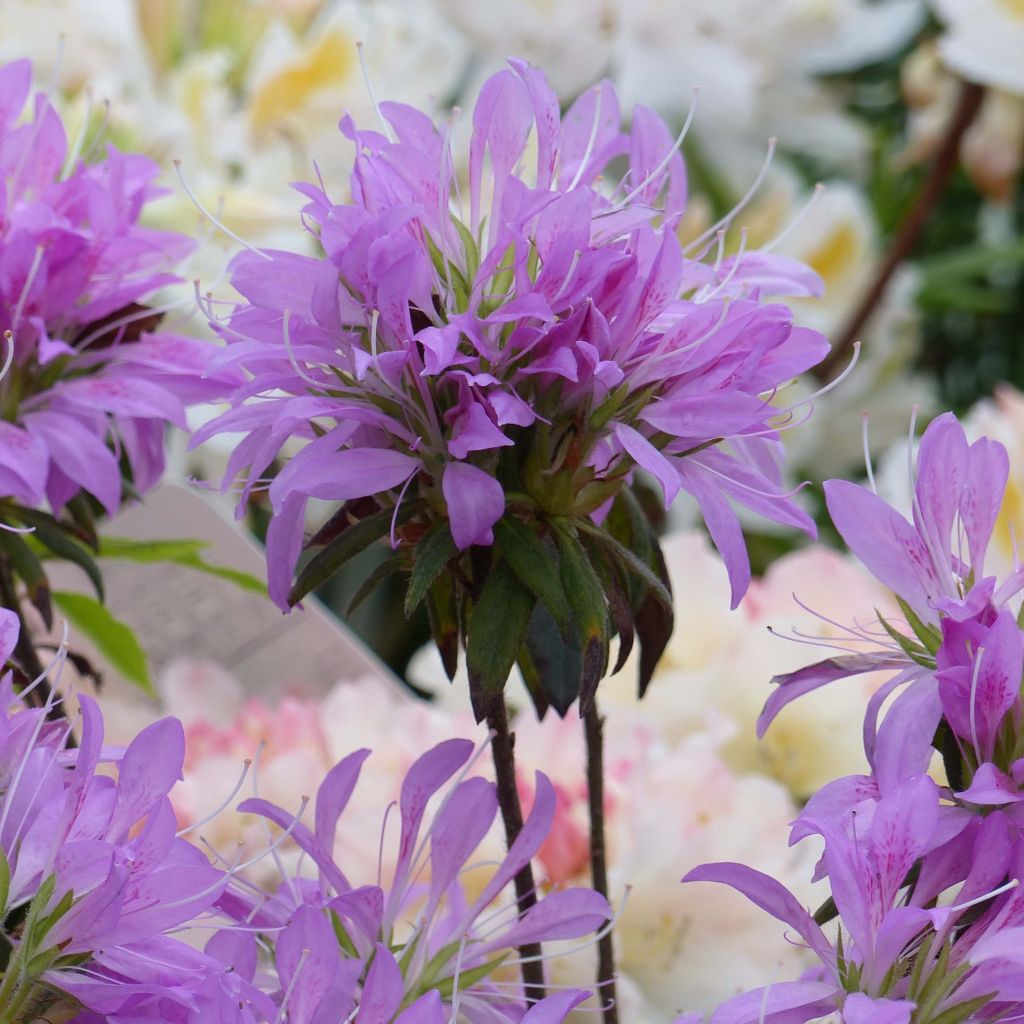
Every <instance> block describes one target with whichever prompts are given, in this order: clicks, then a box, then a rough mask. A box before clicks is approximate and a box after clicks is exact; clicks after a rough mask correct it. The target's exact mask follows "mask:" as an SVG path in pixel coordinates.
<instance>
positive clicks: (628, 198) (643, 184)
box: [615, 88, 700, 210]
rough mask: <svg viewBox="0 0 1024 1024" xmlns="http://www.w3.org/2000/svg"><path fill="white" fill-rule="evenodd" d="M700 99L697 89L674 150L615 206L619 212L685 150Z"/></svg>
mask: <svg viewBox="0 0 1024 1024" xmlns="http://www.w3.org/2000/svg"><path fill="white" fill-rule="evenodd" d="M699 98H700V89H699V88H695V89H694V90H693V102H692V103H691V104H690V112H689V113H688V114H687V115H686V120H685V121H684V122H683V127H682V130H681V131H680V132H679V134H678V135H677V136H676V140H675V142H673V143H672V148H671V149H669V151H668V152H667V153H666V154H665V156H664V158H663V159H662V160H661V162H660V163H659V164H658V166H657V167H655V168H654V170H653V171H651V172H650V174H648V175H647V177H646V178H644V180H643V181H641V182H640V184H639V185H637V186H636V188H634V189H633V190H632V191H631V192H630V193H629V194H628V195H626V196H625V197H624V198H623V199H620V200H619V202H618V203H616V204H615V209H617V210H618V209H622V208H623V207H625V206H628V205H629V204H630V203H631V202H632V201H633V200H634V199H635V198H636V197H637V196H638V195H639V194H640V193H641V192H642V191H643V190H644V189H645V188H647V186H648V185H650V184H651V182H652V181H654V180H655V178H657V177H658V176H659V175H660V174H662V173H663V172H664V170H665V168H666V167H668V165H669V163H670V162H671V160H672V157H674V156H675V155H676V153H678V152H679V150H680V149H682V148H683V142H684V141H685V139H686V136H687V135H688V134H689V131H690V125H692V124H693V119H694V118H695V117H696V116H697V100H698V99H699Z"/></svg>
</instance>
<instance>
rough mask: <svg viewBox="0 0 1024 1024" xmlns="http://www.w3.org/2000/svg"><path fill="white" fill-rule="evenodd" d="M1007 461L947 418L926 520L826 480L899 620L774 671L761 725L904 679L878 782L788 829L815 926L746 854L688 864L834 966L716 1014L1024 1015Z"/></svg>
mask: <svg viewBox="0 0 1024 1024" xmlns="http://www.w3.org/2000/svg"><path fill="white" fill-rule="evenodd" d="M1007 473H1008V459H1007V454H1006V451H1005V449H1003V447H1002V446H1001V445H999V444H997V443H995V442H993V441H991V440H988V439H982V440H979V441H976V442H975V443H973V444H970V443H968V441H967V438H966V436H965V434H964V431H963V428H962V427H961V426H960V424H959V423H958V422H957V421H956V419H955V418H954V417H953V416H952V415H951V414H947V415H944V416H941V417H939V418H938V419H937V420H935V421H934V422H933V423H932V424H931V425H930V426H929V427H928V429H927V430H926V431H925V433H924V436H923V437H922V440H921V445H920V449H919V452H918V456H917V463H916V470H915V472H914V474H913V475H914V479H913V480H912V493H913V498H912V518H911V520H909V521H908V520H907V519H905V518H904V517H903V516H902V515H900V514H899V513H898V512H897V511H896V510H895V509H893V508H891V507H890V506H889V505H887V504H886V503H885V502H884V501H882V499H880V498H879V497H878V496H877V495H876V494H874V493H873V492H872V491H871V490H869V489H867V488H863V487H858V486H856V485H853V484H850V483H847V482H845V481H839V480H833V481H829V482H828V483H827V484H826V495H827V500H828V506H829V511H830V513H831V516H832V519H833V522H834V523H835V524H836V527H837V528H838V530H839V532H840V533H841V534H842V536H843V539H844V540H845V541H846V542H847V544H848V545H849V546H850V548H851V550H852V551H853V552H854V553H855V554H856V555H857V556H858V557H859V558H860V559H861V561H862V562H864V564H865V565H866V566H867V567H868V568H869V569H870V570H871V571H872V572H873V573H874V574H875V575H876V576H877V577H878V579H879V580H880V581H881V582H883V583H885V584H886V585H887V586H889V587H890V588H892V590H893V591H894V592H895V594H896V595H897V597H898V599H899V603H900V608H901V610H902V613H903V621H899V622H888V621H884V620H879V621H878V622H877V623H875V624H871V625H867V626H865V625H858V626H857V627H856V628H853V627H851V629H850V631H849V637H848V639H849V642H850V645H851V646H852V647H854V648H856V649H858V650H859V652H862V653H855V654H851V655H841V656H838V657H834V658H829V659H827V660H826V661H823V662H820V663H819V664H817V665H813V666H810V667H809V668H806V669H803V670H801V671H799V672H795V673H792V674H790V675H788V676H784V677H781V678H779V679H776V680H775V682H776V683H777V684H778V685H779V689H778V690H777V691H776V692H775V693H774V694H773V696H772V698H771V699H770V700H769V701H768V704H767V705H766V707H765V711H764V713H763V715H762V719H761V723H760V728H761V729H762V731H763V730H764V729H766V728H767V727H768V726H769V725H770V723H771V721H772V719H773V718H774V716H775V715H776V714H777V713H778V711H779V710H780V709H781V708H782V707H783V706H784V705H785V704H786V703H788V701H790V700H792V699H795V698H797V697H799V696H800V695H802V694H803V693H807V692H809V691H811V690H813V689H816V688H818V687H820V686H823V685H826V684H828V683H831V682H833V681H835V680H837V679H840V678H842V677H845V676H850V675H854V674H857V673H860V672H866V671H872V670H877V669H889V670H891V671H892V672H893V673H894V674H893V677H892V678H891V680H890V681H889V682H887V683H886V684H884V685H883V686H882V687H881V688H880V689H879V690H878V692H877V693H876V694H875V696H874V697H873V698H872V700H871V703H870V705H869V708H868V713H867V717H866V720H865V724H864V747H865V752H866V754H867V759H868V762H869V764H870V767H871V773H870V775H856V776H849V777H846V778H841V779H837V780H835V781H834V782H832V783H830V784H828V785H826V786H825V787H824V788H823V789H822V790H820V791H819V792H818V793H817V794H816V795H815V796H814V797H812V798H811V800H810V801H809V802H808V804H807V806H806V807H805V808H804V810H803V812H802V813H801V815H800V816H799V818H798V819H797V820H796V822H795V823H794V825H793V832H792V841H794V842H796V841H798V840H801V839H803V838H805V837H807V836H812V835H813V836H818V837H820V838H821V839H822V840H823V841H824V853H823V855H822V858H821V861H820V864H819V876H820V877H823V878H827V880H828V883H829V886H830V889H831V894H832V895H831V907H828V906H826V907H823V908H822V910H821V911H819V913H818V915H816V916H817V918H818V919H819V920H818V921H815V920H814V919H812V918H811V916H810V915H809V914H808V913H807V912H806V911H805V910H804V909H803V908H802V907H800V906H799V904H798V902H797V901H796V900H795V899H794V898H793V897H792V896H791V895H790V894H789V893H788V892H787V891H786V890H784V889H783V888H782V887H781V886H780V885H779V884H778V883H777V882H774V881H773V880H772V879H769V878H767V877H766V876H763V875H759V874H758V873H757V872H755V871H752V870H750V869H748V868H745V867H743V866H741V865H736V864H717V865H705V866H704V867H702V868H699V869H697V870H696V871H694V872H691V873H690V874H689V875H688V876H687V880H688V881H717V882H725V883H727V884H730V885H732V886H734V887H736V888H738V889H739V890H740V891H742V892H744V893H745V894H746V895H747V896H748V897H749V898H750V899H752V900H753V901H754V902H755V903H757V904H758V905H759V906H761V907H763V908H764V909H765V910H767V911H768V912H769V913H771V914H773V915H774V916H776V917H778V918H779V919H780V920H782V921H785V922H786V923H787V924H788V925H790V926H791V927H793V928H794V929H795V930H796V932H797V934H798V935H799V936H800V937H801V939H802V940H803V941H804V942H805V943H806V944H807V946H808V947H809V948H810V949H811V950H812V951H813V952H814V953H815V955H816V956H817V957H818V958H819V959H820V961H821V965H820V967H817V968H815V969H813V970H812V971H810V972H808V974H807V975H805V977H804V978H802V979H801V980H800V981H797V982H780V983H776V984H772V985H769V986H767V987H766V988H765V989H763V990H759V991H757V992H752V993H747V994H745V995H742V996H739V997H737V998H736V999H734V1000H731V1001H729V1002H727V1003H726V1004H724V1005H723V1006H722V1007H721V1008H720V1009H719V1010H718V1011H717V1013H716V1014H715V1015H714V1016H713V1018H712V1020H713V1021H715V1022H716V1024H718V1022H720V1024H739V1022H742V1021H749V1022H751V1024H753V1022H755V1021H769V1022H770V1021H787V1022H788V1021H810V1020H814V1019H817V1018H820V1017H823V1016H826V1015H828V1014H830V1013H834V1012H836V1011H839V1012H840V1013H841V1015H842V1019H843V1020H844V1021H847V1022H850V1024H860V1022H868V1021H872V1022H874V1021H884V1022H887V1024H889V1022H891V1024H909V1022H910V1021H913V1022H914V1024H929V1022H938V1021H941V1022H942V1024H959V1022H963V1021H970V1022H979V1024H980V1022H982V1021H997V1020H1012V1019H1018V1018H1019V1016H1020V1015H1021V1013H1024V942H1022V939H1024V891H1022V888H1021V882H1022V881H1024V815H1022V813H1021V812H1022V808H1024V728H1022V726H1024V720H1022V719H1024V716H1022V710H1024V705H1022V697H1021V690H1022V677H1024V630H1022V627H1021V625H1020V620H1019V614H1018V611H1017V609H1018V608H1019V605H1020V593H1021V590H1022V588H1024V572H1022V570H1021V568H1020V567H1019V566H1018V567H1017V568H1016V570H1015V571H1013V572H1012V573H1011V574H1010V575H1009V577H1008V578H1007V579H1005V580H999V579H997V578H996V577H995V576H986V575H985V572H984V566H985V554H986V549H987V547H988V544H989V541H990V539H991V536H992V532H993V529H994V528H995V525H996V521H997V517H998V514H999V511H1000V507H1001V504H1002V500H1003V493H1004V490H1005V487H1006V481H1007ZM883 705H886V706H887V710H886V711H885V714H884V716H882V714H881V712H882V708H883ZM937 763H940V764H941V768H936V764H937ZM933 774H934V775H935V777H936V778H937V779H938V780H939V781H933V778H932V775H933ZM833 917H838V931H837V932H836V933H835V934H834V936H833V937H826V935H825V933H824V932H823V931H822V930H821V928H820V927H819V923H823V922H825V921H827V920H829V919H831V918H833Z"/></svg>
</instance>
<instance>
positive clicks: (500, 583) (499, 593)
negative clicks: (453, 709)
mask: <svg viewBox="0 0 1024 1024" xmlns="http://www.w3.org/2000/svg"><path fill="white" fill-rule="evenodd" d="M535 603H536V599H535V598H534V596H533V594H531V593H530V592H529V591H528V590H527V589H526V588H525V587H524V586H523V585H522V584H521V583H520V582H519V580H518V578H517V577H516V574H515V573H514V572H513V571H512V569H511V567H510V566H509V564H508V562H504V561H499V562H497V563H495V564H494V565H493V566H492V568H491V571H490V572H489V573H488V574H487V579H486V580H485V582H484V585H483V589H482V590H481V591H480V597H479V598H478V599H477V602H476V605H475V606H474V608H473V612H472V617H471V618H470V621H469V630H468V633H469V635H468V639H467V644H466V668H467V669H468V671H469V694H470V699H471V701H472V703H473V711H474V713H475V714H476V719H477V721H478V722H482V721H483V720H484V718H485V717H486V716H487V713H488V711H489V710H490V708H491V707H493V705H494V702H495V701H499V700H503V699H504V698H503V696H502V694H503V692H504V689H505V683H506V682H507V681H508V677H509V673H510V672H511V671H512V666H513V665H514V664H515V661H516V658H517V657H518V655H519V649H520V647H522V645H523V640H524V639H525V637H526V629H527V626H528V625H529V622H530V614H531V613H532V612H533V607H534V604H535Z"/></svg>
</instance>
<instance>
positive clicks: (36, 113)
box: [0, 60, 238, 514]
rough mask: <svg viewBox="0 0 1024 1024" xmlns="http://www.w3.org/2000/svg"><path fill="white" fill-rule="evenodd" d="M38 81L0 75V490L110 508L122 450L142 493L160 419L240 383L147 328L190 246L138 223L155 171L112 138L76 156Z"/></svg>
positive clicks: (28, 72)
mask: <svg viewBox="0 0 1024 1024" xmlns="http://www.w3.org/2000/svg"><path fill="white" fill-rule="evenodd" d="M31 85H32V68H31V65H30V63H29V62H28V61H24V60H23V61H16V62H15V63H12V64H8V65H6V66H4V67H3V68H0V182H2V184H3V188H2V190H0V332H3V333H5V335H6V338H7V343H6V345H5V346H4V352H3V354H4V355H6V356H7V357H8V358H9V359H10V365H9V366H8V367H7V369H6V372H5V373H4V374H3V375H2V379H0V497H8V498H13V499H14V500H16V501H18V502H21V503H22V504H24V505H27V506H33V507H34V506H38V505H39V504H40V503H41V502H42V501H43V500H44V499H47V500H48V501H49V503H50V505H51V506H52V508H53V509H54V511H59V510H60V509H61V508H62V507H63V506H64V505H65V504H66V503H67V502H68V501H69V500H70V499H72V498H73V497H75V496H76V495H77V494H78V493H79V492H80V491H83V490H84V491H86V492H88V493H89V494H91V495H92V496H93V497H94V498H95V499H96V500H97V501H98V502H99V503H100V504H101V505H102V506H103V507H104V508H105V509H106V511H107V512H108V513H111V514H113V513H114V512H115V511H116V510H117V508H118V507H119V505H120V502H121V477H122V473H121V467H120V462H119V458H120V455H121V453H123V454H124V455H125V456H126V458H127V461H128V464H129V466H130V467H131V474H132V483H133V485H134V487H135V488H136V489H137V490H140V491H141V490H146V489H148V488H149V487H151V486H152V485H153V484H154V483H155V482H156V480H157V479H158V478H159V476H160V474H161V472H162V471H163V432H164V427H165V424H167V423H174V424H177V425H179V426H184V425H185V418H184V417H185V413H184V406H185V404H187V403H190V402H194V401H200V400H204V399H207V398H210V397H215V396H217V395H219V394H222V393H223V392H224V390H225V389H226V388H227V387H229V386H234V385H236V384H237V382H238V378H237V377H236V376H235V375H234V374H232V373H224V372H221V373H219V374H216V375H213V376H209V377H207V376H206V371H207V363H208V360H209V356H210V353H211V352H212V351H213V349H212V347H211V346H210V345H209V344H207V343H205V342H202V341H198V340H196V339H192V338H184V337H179V336H177V335H174V334H165V333H151V331H152V329H153V328H154V326H155V324H156V323H158V322H159V320H160V312H161V311H160V310H159V309H150V308H148V307H147V305H146V303H147V302H148V301H149V300H150V297H151V296H152V295H153V294H154V293H155V292H156V291H158V290H159V289H160V288H162V287H164V286H166V285H168V284H171V283H174V282H176V281H177V280H178V278H176V277H175V276H174V275H173V273H171V271H172V270H173V268H174V267H175V265H176V264H178V263H179V262H180V260H181V259H182V257H183V256H185V255H186V254H187V253H188V252H189V251H190V250H191V248H192V246H193V243H192V241H191V240H190V239H188V238H186V237H185V236H184V235H179V234H175V233H171V232H166V231H156V230H153V229H151V228H146V227H143V226H142V225H140V224H139V217H140V215H141V214H142V212H143V209H144V207H145V204H146V203H147V202H149V201H150V200H151V199H154V198H156V197H157V196H159V195H161V194H162V190H160V189H158V188H156V187H155V186H154V184H153V180H154V178H155V177H156V175H157V173H158V168H157V166H156V165H155V164H153V163H152V162H151V161H149V160H147V159H145V158H144V157H141V156H137V155H133V154H124V153H120V152H118V151H117V150H116V149H114V148H113V147H109V149H108V152H107V155H106V157H105V158H104V159H102V160H98V161H96V162H93V163H85V162H82V161H80V160H78V159H77V150H76V149H75V148H72V150H71V151H70V152H69V148H68V142H67V139H66V137H65V134H64V127H63V125H62V124H61V120H60V118H59V116H58V115H57V113H56V111H55V110H54V109H53V107H52V106H51V105H50V103H49V102H48V100H47V99H46V97H45V96H43V95H42V94H36V95H35V96H34V97H30V93H31ZM26 103H29V104H30V109H31V116H30V119H28V120H26V121H20V122H19V118H20V117H21V114H22V110H23V108H24V107H25V105H26Z"/></svg>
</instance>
